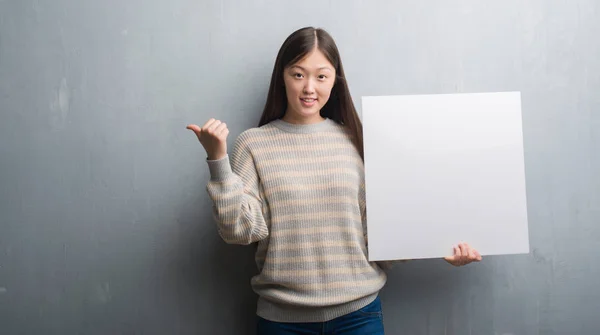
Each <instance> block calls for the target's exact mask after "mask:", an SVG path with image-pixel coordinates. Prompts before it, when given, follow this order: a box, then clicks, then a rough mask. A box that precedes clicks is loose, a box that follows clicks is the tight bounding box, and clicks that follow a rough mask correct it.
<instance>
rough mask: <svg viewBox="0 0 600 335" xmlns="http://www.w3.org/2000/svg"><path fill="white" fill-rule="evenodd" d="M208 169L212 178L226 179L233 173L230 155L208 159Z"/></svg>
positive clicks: (214, 179) (216, 179)
mask: <svg viewBox="0 0 600 335" xmlns="http://www.w3.org/2000/svg"><path fill="white" fill-rule="evenodd" d="M206 163H207V164H208V170H209V172H210V180H212V181H224V180H226V179H227V178H229V176H231V175H232V174H233V171H232V170H231V165H230V164H229V155H225V157H223V158H220V159H215V160H209V159H206Z"/></svg>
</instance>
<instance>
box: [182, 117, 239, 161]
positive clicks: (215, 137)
mask: <svg viewBox="0 0 600 335" xmlns="http://www.w3.org/2000/svg"><path fill="white" fill-rule="evenodd" d="M186 128H187V129H190V130H192V131H193V132H194V133H196V136H197V137H198V141H200V143H201V144H202V146H203V147H204V150H206V154H207V155H208V159H209V160H217V159H221V158H223V157H225V156H226V155H227V135H229V129H227V125H226V124H225V123H224V122H221V121H219V120H215V119H212V118H211V119H210V120H208V121H207V122H206V123H205V124H204V126H202V128H200V127H198V126H197V125H195V124H190V125H188V126H187V127H186Z"/></svg>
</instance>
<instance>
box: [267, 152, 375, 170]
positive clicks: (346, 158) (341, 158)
mask: <svg viewBox="0 0 600 335" xmlns="http://www.w3.org/2000/svg"><path fill="white" fill-rule="evenodd" d="M338 162H339V163H356V164H357V165H358V166H359V167H360V168H361V170H364V164H363V162H362V160H361V159H360V157H359V156H356V157H355V156H351V155H348V154H346V155H332V156H324V157H319V159H318V164H321V163H338ZM257 163H258V164H257V165H259V166H261V167H262V166H269V167H270V166H276V165H300V164H304V165H307V166H308V165H310V164H311V163H312V162H311V161H310V160H307V159H300V158H296V159H282V158H275V159H265V160H261V161H259V162H257ZM315 163H317V162H315Z"/></svg>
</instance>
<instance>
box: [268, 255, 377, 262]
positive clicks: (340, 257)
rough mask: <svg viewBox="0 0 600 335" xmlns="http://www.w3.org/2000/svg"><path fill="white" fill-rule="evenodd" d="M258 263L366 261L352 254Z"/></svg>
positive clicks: (279, 258) (269, 260) (272, 258)
mask: <svg viewBox="0 0 600 335" xmlns="http://www.w3.org/2000/svg"><path fill="white" fill-rule="evenodd" d="M257 259H258V260H259V261H264V262H265V264H284V263H287V264H293V263H307V262H317V263H321V262H329V261H361V260H366V261H368V259H367V256H366V255H352V254H341V255H315V256H298V257H269V258H268V259H266V261H265V258H264V257H259V258H257Z"/></svg>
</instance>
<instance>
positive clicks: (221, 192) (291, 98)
mask: <svg viewBox="0 0 600 335" xmlns="http://www.w3.org/2000/svg"><path fill="white" fill-rule="evenodd" d="M188 129H191V130H193V131H194V132H195V133H196V135H197V137H198V139H199V141H200V142H201V144H202V145H203V147H204V148H205V150H206V153H207V164H208V168H209V171H210V180H209V182H208V185H207V191H208V194H209V196H210V197H211V199H212V201H213V210H214V217H215V219H216V221H217V224H218V231H219V235H220V236H221V237H222V238H223V240H225V241H226V242H227V243H231V244H251V243H255V242H256V243H257V250H256V263H257V266H258V269H259V274H258V275H257V276H255V277H254V278H252V281H251V283H252V287H253V289H254V291H255V292H256V293H257V294H258V295H259V300H258V305H257V315H258V334H292V333H293V334H326V333H328V332H332V331H335V334H367V333H368V334H383V320H382V311H381V304H380V301H379V297H378V292H379V291H380V289H381V288H382V287H383V285H384V284H385V282H386V274H385V272H384V270H385V269H387V268H388V267H389V263H388V262H369V261H368V258H367V229H366V210H365V209H366V206H365V184H364V166H363V157H364V155H363V143H362V124H361V122H360V119H359V118H358V115H357V113H356V109H355V107H354V104H353V102H352V98H351V96H350V92H349V89H348V85H347V82H346V77H345V74H344V69H343V67H342V62H341V60H340V55H339V53H338V49H337V47H336V44H335V42H334V40H333V39H332V38H331V36H330V35H329V34H328V33H327V32H325V31H324V30H321V29H315V28H312V27H307V28H303V29H299V30H297V31H295V32H294V33H292V34H291V35H290V36H289V37H288V38H287V39H286V40H285V42H284V43H283V45H282V46H281V49H280V50H279V53H278V55H277V59H276V61H275V66H274V69H273V73H272V77H271V83H270V87H269V92H268V96H267V101H266V105H265V108H264V110H263V114H262V117H261V119H260V123H259V125H258V127H256V128H252V129H249V130H246V131H244V132H243V133H242V134H240V135H239V137H238V138H237V139H236V141H235V145H234V146H233V149H232V151H231V154H230V155H229V154H228V152H227V143H226V139H227V135H228V134H229V131H228V129H227V126H226V124H225V123H224V122H221V121H219V120H215V119H210V120H208V121H207V122H206V123H205V124H204V125H203V126H202V127H199V126H197V125H189V126H188ZM454 253H455V254H454V256H452V257H448V258H446V261H447V262H449V263H450V264H452V265H455V266H460V265H465V264H467V263H470V262H472V261H479V260H481V256H480V255H479V254H478V253H477V251H476V250H474V249H472V248H470V247H469V246H468V245H467V244H459V245H458V246H456V247H455V249H454Z"/></svg>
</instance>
